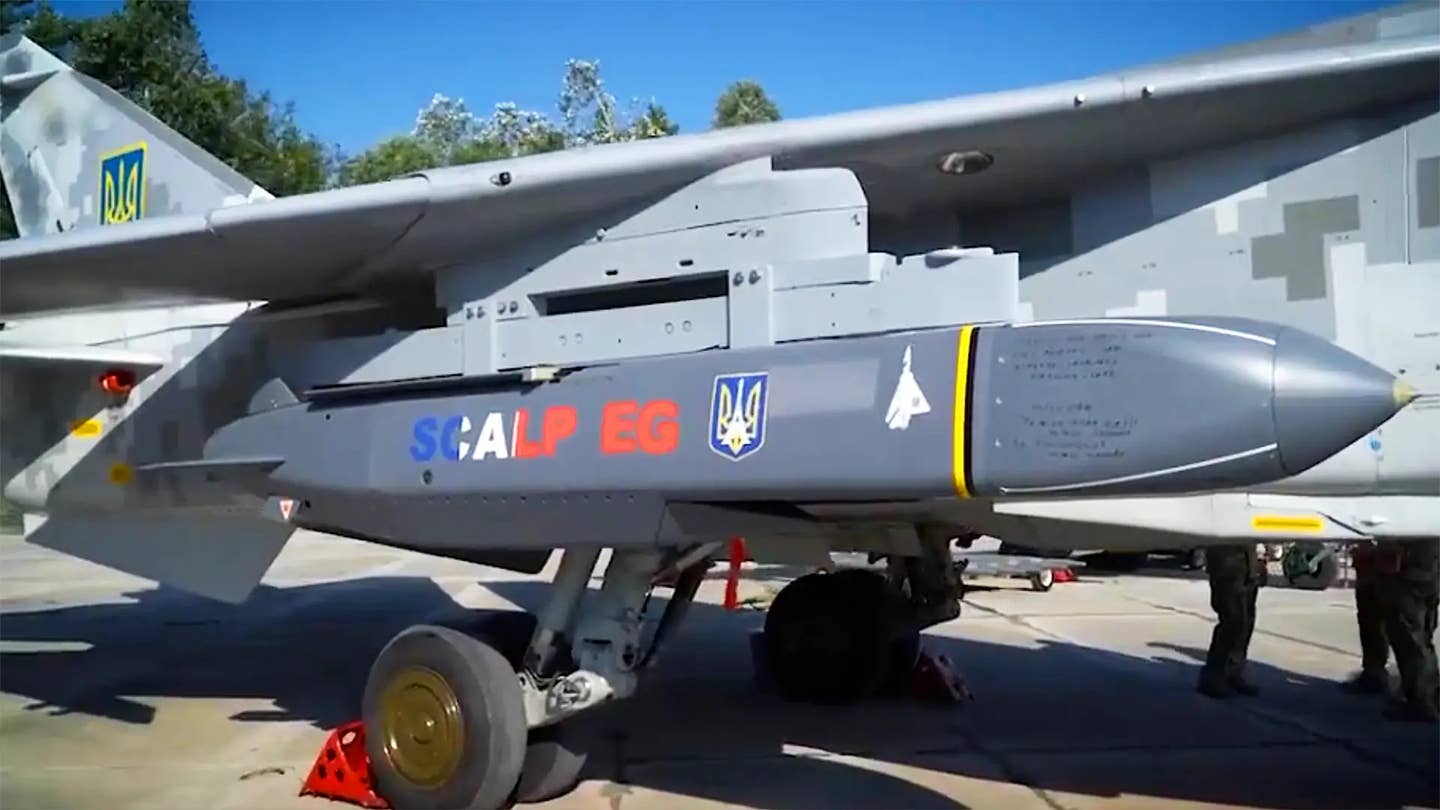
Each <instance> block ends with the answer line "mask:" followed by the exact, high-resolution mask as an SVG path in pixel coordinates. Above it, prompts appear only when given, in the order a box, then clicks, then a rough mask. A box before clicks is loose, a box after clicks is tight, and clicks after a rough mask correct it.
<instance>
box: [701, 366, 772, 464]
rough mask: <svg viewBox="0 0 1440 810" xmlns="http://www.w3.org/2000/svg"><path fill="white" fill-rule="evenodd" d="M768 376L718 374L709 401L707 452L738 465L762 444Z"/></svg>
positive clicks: (767, 394) (768, 383) (767, 396)
mask: <svg viewBox="0 0 1440 810" xmlns="http://www.w3.org/2000/svg"><path fill="white" fill-rule="evenodd" d="M769 398H770V375H769V374H768V373H767V372H763V371H757V372H750V373H746V374H722V375H720V376H718V377H716V378H715V391H714V393H713V394H712V395H711V397H710V449H711V450H714V451H715V452H716V453H719V454H720V455H722V456H724V457H725V458H728V459H730V460H731V461H739V460H740V459H742V458H745V457H746V456H748V455H750V454H751V453H754V452H755V451H756V450H759V449H760V446H761V445H763V444H765V412H766V410H767V407H766V406H767V401H768V400H769Z"/></svg>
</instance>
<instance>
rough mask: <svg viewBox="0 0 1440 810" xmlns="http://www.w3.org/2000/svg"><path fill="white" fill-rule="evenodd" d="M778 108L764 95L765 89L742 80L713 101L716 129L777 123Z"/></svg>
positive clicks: (755, 83)
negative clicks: (768, 122)
mask: <svg viewBox="0 0 1440 810" xmlns="http://www.w3.org/2000/svg"><path fill="white" fill-rule="evenodd" d="M779 120H780V108H779V107H776V106H775V102H773V101H771V100H770V97H769V96H767V95H765V88H763V87H761V86H760V85H759V83H757V82H754V81H751V80H749V79H744V80H742V81H738V82H735V83H734V84H732V85H730V86H729V87H727V88H725V92H723V93H721V94H720V98H719V99H717V100H716V101H715V119H714V121H713V122H712V123H713V125H714V126H715V128H716V129H719V128H721V127H736V126H741V125H744V124H760V123H765V122H767V121H779Z"/></svg>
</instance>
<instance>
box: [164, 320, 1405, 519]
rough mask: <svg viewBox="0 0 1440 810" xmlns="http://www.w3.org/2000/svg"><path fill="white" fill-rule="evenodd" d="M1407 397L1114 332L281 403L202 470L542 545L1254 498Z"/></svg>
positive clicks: (1088, 326) (316, 513)
mask: <svg viewBox="0 0 1440 810" xmlns="http://www.w3.org/2000/svg"><path fill="white" fill-rule="evenodd" d="M1412 397H1413V394H1412V393H1410V392H1408V391H1407V389H1406V388H1405V387H1404V386H1403V384H1401V383H1399V382H1398V381H1397V379H1396V378H1395V377H1394V376H1392V375H1391V374H1389V373H1388V372H1386V371H1384V370H1382V369H1380V368H1377V367H1375V366H1373V365H1371V364H1369V363H1367V362H1366V361H1364V360H1362V359H1360V358H1359V357H1357V356H1355V355H1353V354H1351V353H1349V352H1347V351H1345V350H1343V349H1341V348H1339V347H1337V346H1335V345H1333V344H1331V343H1328V342H1326V341H1324V340H1322V339H1320V338H1318V337H1315V336H1312V335H1309V334H1307V333H1304V332H1300V331H1297V330H1295V329H1291V328H1287V327H1281V326H1277V325H1273V324H1268V323H1262V322H1256V321H1249V320H1240V319H1196V318H1189V319H1179V318H1154V319H1119V318H1105V319H1094V320H1071V321H1050V322H1035V323H1018V324H997V325H966V326H960V327H954V328H944V329H929V330H920V331H911V332H903V333H893V334H885V335H879V336H872V337H863V338H859V337H857V338H847V339H841V340H834V341H819V342H816V341H809V342H803V343H800V342H797V343H794V344H788V345H786V344H781V345H775V346H767V347H763V348H755V349H744V350H740V349H734V350H727V351H714V352H700V353H695V354H687V355H683V356H672V357H650V358H644V359H638V360H627V361H623V362H618V363H614V364H608V365H598V366H590V367H586V368H579V369H574V370H570V371H567V370H564V369H560V370H556V371H555V372H554V373H553V374H543V375H538V376H537V375H534V374H528V375H521V374H516V375H510V376H506V375H496V376H493V377H486V378H454V379H430V380H422V381H412V382H410V383H399V384H387V385H385V386H378V387H377V386H363V387H359V388H355V389H346V388H332V389H316V390H312V391H307V392H302V394H301V395H299V396H291V395H289V394H288V391H287V393H286V395H284V396H280V397H275V396H268V397H266V398H264V401H265V403H266V405H265V406H264V407H262V408H260V409H259V410H257V412H254V413H252V414H250V415H248V416H245V417H243V418H241V419H239V420H237V421H236V422H233V423H231V424H229V425H228V426H226V427H225V428H223V429H221V430H220V431H219V432H218V433H216V434H215V435H214V436H213V437H212V438H211V439H210V441H209V442H208V444H207V445H206V450H205V454H206V457H207V462H206V463H210V464H215V465H241V466H245V465H249V466H251V467H255V468H257V469H261V470H263V475H259V476H257V477H256V478H255V479H254V481H255V483H253V485H252V489H253V490H255V492H256V494H259V495H264V496H279V497H283V498H286V499H290V500H293V501H294V502H295V503H298V504H301V505H302V507H303V508H302V509H301V512H300V515H301V516H303V517H300V518H297V519H301V520H302V521H309V522H310V523H309V525H314V526H317V527H330V528H344V529H346V530H348V531H350V532H352V533H358V534H361V535H362V536H370V537H377V538H394V539H397V540H405V541H415V540H417V539H422V538H423V539H426V540H431V541H439V542H448V543H460V542H464V543H477V542H481V541H479V540H477V539H476V538H477V535H480V534H485V533H492V532H493V533H503V534H504V535H505V536H506V537H507V538H508V537H514V538H515V541H516V542H522V538H523V542H522V544H523V545H530V544H531V543H537V544H538V543H540V542H542V540H543V541H544V542H552V543H553V542H554V541H555V540H556V537H555V536H554V535H555V534H556V533H564V532H567V531H568V532H575V531H579V530H581V529H582V528H584V529H589V528H590V527H593V526H596V525H601V524H603V523H604V522H605V521H604V520H603V519H602V518H616V519H617V520H619V521H621V524H622V525H624V524H625V521H626V520H627V519H632V520H633V519H635V518H637V516H638V515H641V514H645V515H650V514H653V513H651V512H650V511H648V506H650V505H654V504H656V503H660V504H663V503H673V502H677V501H689V502H708V503H725V502H732V503H733V502H746V503H755V502H765V503H784V502H799V501H805V502H822V501H827V500H846V501H857V500H858V501H877V502H884V501H915V500H923V499H936V498H945V499H951V498H991V499H1018V498H1026V497H1045V496H1054V495H1055V494H1056V493H1064V495H1065V496H1066V497H1071V498H1074V497H1090V496H1114V495H1133V494H1145V493H1176V492H1189V491H1200V490H1213V489H1229V488H1235V487H1245V486H1251V485H1256V484H1262V483H1266V482H1269V481H1274V480H1277V479H1280V478H1284V477H1288V476H1292V475H1295V474H1297V473H1299V472H1302V471H1303V470H1305V469H1307V468H1309V467H1311V466H1313V465H1315V464H1316V463H1318V462H1320V461H1321V460H1323V459H1325V458H1326V457H1327V456H1329V455H1331V454H1333V453H1335V452H1336V451H1338V450H1340V449H1341V448H1343V447H1345V446H1346V445H1348V444H1350V443H1351V442H1353V441H1355V440H1356V439H1357V438H1359V437H1361V436H1363V435H1364V434H1365V433H1366V432H1368V431H1370V430H1372V429H1374V428H1375V427H1377V426H1379V425H1380V424H1381V423H1383V422H1385V421H1386V420H1387V419H1389V418H1390V417H1391V416H1392V415H1393V414H1395V413H1396V412H1397V411H1398V410H1399V409H1400V408H1402V407H1404V405H1405V404H1406V403H1407V402H1408V401H1409V400H1410V399H1411V398H1412ZM158 466H160V467H164V466H165V465H158ZM627 509H628V510H632V511H627ZM632 525H633V524H632ZM633 528H634V530H636V531H640V532H641V533H643V532H644V531H648V530H653V527H648V528H646V527H633ZM467 538H468V539H467Z"/></svg>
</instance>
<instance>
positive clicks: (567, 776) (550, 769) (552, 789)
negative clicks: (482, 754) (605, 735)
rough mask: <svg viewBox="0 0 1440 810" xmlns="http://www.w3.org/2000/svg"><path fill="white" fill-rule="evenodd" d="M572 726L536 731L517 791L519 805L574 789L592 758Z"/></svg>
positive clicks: (516, 796) (560, 725) (554, 796)
mask: <svg viewBox="0 0 1440 810" xmlns="http://www.w3.org/2000/svg"><path fill="white" fill-rule="evenodd" d="M577 737H578V735H576V734H575V733H574V732H573V731H571V730H570V724H569V723H561V724H559V725H554V726H544V727H542V728H537V729H535V730H534V731H533V732H531V734H530V742H529V744H528V745H527V746H526V748H525V766H524V767H523V768H522V769H521V770H520V784H519V785H517V786H516V788H515V801H517V802H527V803H528V802H543V801H548V800H550V799H554V798H556V797H558V796H562V795H564V794H566V793H569V792H570V791H572V790H574V789H575V785H577V784H579V782H580V772H581V771H582V770H584V768H585V760H586V758H587V757H588V756H589V754H588V752H587V751H585V750H584V749H583V748H582V747H581V746H580V744H579V741H578V739H577Z"/></svg>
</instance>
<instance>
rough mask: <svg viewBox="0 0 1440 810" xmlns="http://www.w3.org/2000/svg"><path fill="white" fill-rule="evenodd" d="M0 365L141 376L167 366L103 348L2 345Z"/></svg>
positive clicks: (154, 359)
mask: <svg viewBox="0 0 1440 810" xmlns="http://www.w3.org/2000/svg"><path fill="white" fill-rule="evenodd" d="M0 361H4V363H5V364H6V365H11V364H14V365H32V364H33V365H38V366H75V367H86V368H96V369H99V368H128V369H131V370H133V371H137V372H142V373H143V372H148V371H153V370H155V369H157V368H160V367H161V366H163V365H165V361H164V360H163V359H161V358H159V357H156V356H155V355H152V354H146V353H144V352H132V351H128V350H126V349H111V348H106V347H103V346H27V345H24V344H20V343H0Z"/></svg>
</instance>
